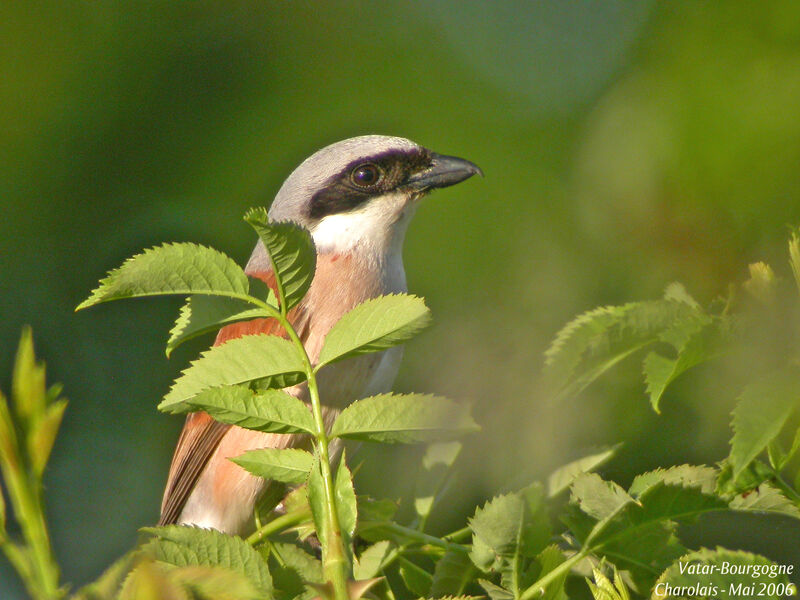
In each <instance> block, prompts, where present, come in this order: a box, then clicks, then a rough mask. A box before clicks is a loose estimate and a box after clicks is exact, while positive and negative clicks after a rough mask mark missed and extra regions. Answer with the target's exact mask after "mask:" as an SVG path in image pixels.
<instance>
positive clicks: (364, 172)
mask: <svg viewBox="0 0 800 600" xmlns="http://www.w3.org/2000/svg"><path fill="white" fill-rule="evenodd" d="M350 177H351V179H352V180H353V183H355V184H356V185H358V186H360V187H369V186H371V185H375V184H376V183H378V180H379V179H380V178H381V171H380V169H379V168H378V167H377V166H376V165H373V164H372V163H364V164H363V165H359V166H357V167H356V168H355V169H353V172H352V173H351V174H350Z"/></svg>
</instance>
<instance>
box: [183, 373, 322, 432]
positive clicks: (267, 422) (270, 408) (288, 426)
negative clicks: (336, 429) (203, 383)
mask: <svg viewBox="0 0 800 600" xmlns="http://www.w3.org/2000/svg"><path fill="white" fill-rule="evenodd" d="M186 404H187V405H188V408H190V409H192V410H204V411H206V412H207V413H208V414H210V415H211V416H212V417H214V418H215V419H216V420H217V421H221V422H223V423H230V424H231V425H238V426H239V427H244V428H245V429H254V430H256V431H264V432H266V433H313V432H314V430H315V426H314V418H313V416H312V415H311V411H310V410H309V408H308V406H306V405H305V404H303V403H302V402H301V401H300V400H298V399H297V398H295V397H294V396H292V395H290V394H287V393H286V392H285V391H283V390H274V389H273V390H264V391H261V392H253V390H251V389H250V388H248V387H246V386H243V385H226V386H221V387H214V388H209V389H207V390H205V391H202V392H200V393H199V394H197V395H196V396H193V397H192V398H190V399H189V400H187V401H186Z"/></svg>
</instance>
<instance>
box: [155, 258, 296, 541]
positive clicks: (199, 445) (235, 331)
mask: <svg viewBox="0 0 800 600" xmlns="http://www.w3.org/2000/svg"><path fill="white" fill-rule="evenodd" d="M249 274H250V275H251V276H253V277H258V278H259V279H262V280H263V281H265V282H266V283H267V285H269V286H271V287H272V288H273V289H274V288H275V278H274V276H273V274H272V273H271V272H267V273H249ZM288 317H289V321H290V322H291V323H292V325H293V326H294V327H295V330H296V331H297V333H298V335H299V336H300V339H301V340H303V341H304V342H305V339H306V337H307V336H308V327H307V318H306V312H305V310H304V308H303V303H302V302H301V304H300V305H298V306H297V307H295V308H294V309H292V310H291V311H290V312H289V315H288ZM255 334H268V335H279V336H281V337H286V332H285V331H284V330H283V328H282V327H281V326H280V324H279V323H278V322H277V321H276V320H275V319H253V320H252V321H242V322H240V323H232V324H231V325H226V326H225V327H223V328H222V329H220V330H219V333H218V334H217V339H216V341H215V342H214V345H215V346H218V345H220V344H222V343H224V342H227V341H228V340H231V339H234V338H238V337H242V336H244V335H255ZM231 427H232V426H231V425H227V424H224V423H219V422H218V421H215V420H214V419H212V418H211V417H210V416H209V415H208V414H207V413H204V412H196V413H192V414H190V415H189V416H187V417H186V422H185V423H184V425H183V431H181V435H180V437H179V438H178V445H177V447H176V448H175V454H174V455H173V456H172V464H171V465H170V468H169V477H168V479H167V486H166V489H165V490H164V499H163V501H162V503H161V518H160V519H159V521H158V524H159V525H171V524H174V523H177V522H178V517H180V514H181V512H182V511H183V507H184V505H185V504H186V500H187V499H188V498H189V495H190V494H191V493H192V490H193V489H194V486H195V484H196V482H197V479H198V478H199V477H200V474H201V473H202V472H203V469H204V468H205V466H206V463H207V462H208V460H209V459H210V458H211V456H212V455H213V454H214V451H215V450H216V449H217V446H219V443H220V441H221V440H222V438H223V437H224V436H225V434H226V433H227V432H228V431H229V430H230V428H231Z"/></svg>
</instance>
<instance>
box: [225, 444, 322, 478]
mask: <svg viewBox="0 0 800 600" xmlns="http://www.w3.org/2000/svg"><path fill="white" fill-rule="evenodd" d="M231 460H232V461H233V462H235V463H236V464H237V465H239V466H240V467H242V468H243V469H244V470H246V471H248V472H250V473H252V474H253V475H256V476H258V477H263V478H265V479H274V480H275V481H280V482H283V483H304V482H305V480H306V479H308V473H309V471H310V470H311V465H312V464H313V463H314V457H313V456H312V455H311V454H309V453H308V452H306V451H305V450H299V449H297V448H287V449H285V450H278V449H276V448H261V449H259V450H250V451H249V452H245V453H244V454H242V455H241V456H236V457H234V458H231Z"/></svg>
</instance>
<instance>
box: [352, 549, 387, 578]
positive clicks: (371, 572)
mask: <svg viewBox="0 0 800 600" xmlns="http://www.w3.org/2000/svg"><path fill="white" fill-rule="evenodd" d="M390 548H391V542H388V541H386V540H383V541H380V542H376V543H374V544H372V545H371V546H368V547H367V548H365V549H364V551H363V552H362V553H361V556H359V557H358V560H356V561H355V562H354V563H353V577H354V578H355V579H356V581H360V580H362V579H372V578H373V577H377V576H378V574H379V573H380V572H381V569H382V568H383V561H384V560H385V559H386V556H387V555H388V554H389V549H390Z"/></svg>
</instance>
